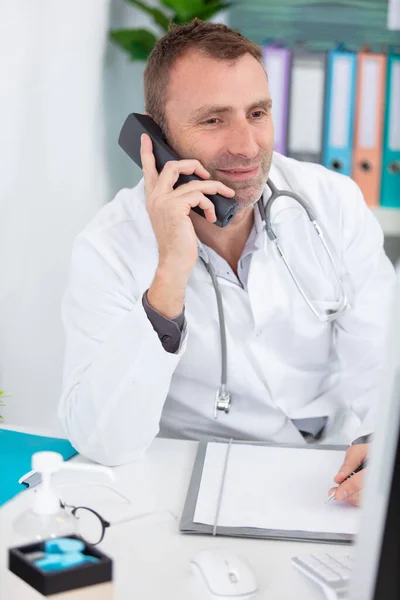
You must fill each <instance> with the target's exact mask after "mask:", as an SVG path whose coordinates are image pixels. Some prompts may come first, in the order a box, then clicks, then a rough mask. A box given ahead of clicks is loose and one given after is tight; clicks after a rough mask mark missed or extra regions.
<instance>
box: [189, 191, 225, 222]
mask: <svg viewBox="0 0 400 600" xmlns="http://www.w3.org/2000/svg"><path fill="white" fill-rule="evenodd" d="M180 200H181V202H182V203H183V207H184V210H185V211H186V208H189V210H188V211H187V213H186V214H189V212H190V209H191V208H194V207H195V206H198V207H199V208H201V209H202V210H203V211H204V216H205V218H206V219H207V221H209V222H210V223H215V221H216V220H217V216H216V214H215V206H214V204H213V203H212V202H211V200H210V199H209V198H206V196H204V194H202V193H201V192H194V193H193V192H191V193H190V194H186V195H182V196H180Z"/></svg>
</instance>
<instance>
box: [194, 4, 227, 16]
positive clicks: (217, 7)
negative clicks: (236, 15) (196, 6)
mask: <svg viewBox="0 0 400 600" xmlns="http://www.w3.org/2000/svg"><path fill="white" fill-rule="evenodd" d="M231 7H232V3H231V2H219V1H218V2H208V4H207V5H206V8H205V10H204V11H203V12H202V13H200V14H198V15H196V17H198V18H199V19H201V20H202V21H208V20H209V19H211V17H213V16H214V15H216V14H218V13H219V12H221V11H222V10H225V9H226V8H231Z"/></svg>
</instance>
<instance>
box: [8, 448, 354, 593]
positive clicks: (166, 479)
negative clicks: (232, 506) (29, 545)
mask: <svg viewBox="0 0 400 600" xmlns="http://www.w3.org/2000/svg"><path fill="white" fill-rule="evenodd" d="M196 449H197V443H196V442H186V441H177V440H165V439H156V440H155V441H154V442H153V444H152V446H151V447H150V449H149V450H148V452H147V454H146V455H145V456H144V457H143V458H142V459H140V460H139V461H137V462H136V463H133V464H130V465H126V466H123V467H117V468H116V469H115V473H116V483H115V485H116V486H118V489H119V490H121V491H123V492H124V493H125V494H126V495H127V496H128V497H129V498H130V499H131V501H132V503H133V504H134V506H135V509H137V512H138V513H139V512H151V511H153V510H154V511H157V510H161V509H170V510H172V511H173V512H174V513H175V514H176V515H178V517H179V518H180V515H181V513H182V509H183V505H184V501H185V498H186V491H187V487H188V484H189V480H190V475H191V471H192V466H193V462H194V458H195V454H196ZM73 460H83V459H82V458H81V457H77V458H75V459H73ZM30 494H31V492H30V491H27V492H22V493H21V494H19V495H18V496H17V497H16V498H15V499H13V500H12V501H10V502H9V503H7V504H6V505H5V506H3V507H2V508H1V509H0V598H2V599H3V598H4V599H7V600H21V599H22V598H23V600H38V599H39V598H43V597H42V596H41V595H39V594H38V593H37V592H36V591H35V590H33V589H32V588H29V587H28V586H26V584H25V583H24V582H21V580H19V579H18V578H17V577H16V576H14V575H13V574H12V573H10V572H8V570H7V548H8V547H9V546H10V545H15V538H14V539H13V537H12V536H13V533H12V520H13V519H14V517H15V516H16V515H17V514H18V513H19V512H20V511H22V510H24V508H26V507H27V506H29V495H30ZM178 526H179V520H178V521H174V519H173V518H170V517H168V515H162V514H158V515H153V516H152V517H149V518H147V519H144V520H141V521H137V522H135V521H133V522H131V523H127V524H123V525H115V526H114V527H111V528H110V529H109V530H108V531H107V533H106V536H105V538H104V540H103V542H102V544H101V545H100V548H101V550H103V551H104V552H105V553H106V554H107V555H108V556H110V557H111V558H112V559H114V589H115V600H132V599H134V598H138V599H140V600H190V598H191V594H190V591H189V590H190V587H189V578H190V571H189V560H190V558H191V557H192V556H193V555H194V554H195V553H196V552H198V551H199V550H201V549H203V548H206V547H229V548H230V549H231V550H232V551H234V552H236V553H237V554H239V555H240V556H242V557H243V558H245V559H246V560H247V561H248V563H249V564H250V566H251V567H252V568H253V570H254V572H255V574H256V577H257V579H258V583H259V587H260V595H259V598H260V600H293V599H294V598H296V600H322V599H323V598H324V596H323V594H322V593H321V591H320V589H319V588H318V587H317V586H315V585H314V584H313V583H312V582H310V581H308V580H307V579H306V578H305V577H304V576H303V575H302V574H301V573H299V572H297V571H296V570H295V569H294V568H293V567H292V566H291V562H290V558H291V556H293V555H296V554H301V553H307V552H324V551H325V550H327V551H329V552H331V553H332V554H342V553H349V554H351V552H352V548H351V547H349V546H334V545H325V544H308V543H293V542H276V541H265V540H251V539H238V538H223V537H216V538H213V537H209V536H195V535H190V536H188V535H182V534H180V533H179V528H178Z"/></svg>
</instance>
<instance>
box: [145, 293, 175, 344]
mask: <svg viewBox="0 0 400 600" xmlns="http://www.w3.org/2000/svg"><path fill="white" fill-rule="evenodd" d="M147 292H148V290H146V291H145V293H144V294H143V296H142V304H143V308H144V310H145V312H146V315H147V318H148V319H149V321H150V323H151V324H152V326H153V329H154V331H155V332H156V334H157V335H158V337H159V340H160V342H161V343H162V345H163V348H164V350H166V352H170V353H171V354H175V352H177V350H178V348H179V344H180V342H181V336H182V329H183V326H184V324H185V310H183V311H182V312H181V314H180V315H178V316H177V317H175V318H174V319H168V318H167V317H164V315H161V314H160V313H159V312H158V311H156V310H155V309H154V308H152V307H151V306H150V304H149V303H148V301H147Z"/></svg>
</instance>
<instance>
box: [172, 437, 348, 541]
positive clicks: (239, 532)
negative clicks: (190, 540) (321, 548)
mask: <svg viewBox="0 0 400 600" xmlns="http://www.w3.org/2000/svg"><path fill="white" fill-rule="evenodd" d="M216 441H217V442H218V443H225V444H250V443H251V444H256V445H262V446H274V447H282V448H301V449H303V450H304V449H310V450H313V449H318V448H320V449H321V450H343V451H344V450H346V449H347V446H337V445H325V444H310V445H304V444H302V445H300V444H298V445H293V444H273V443H266V442H245V441H233V440H224V441H222V440H209V441H205V442H200V443H199V447H198V450H197V454H196V459H195V462H194V466H193V471H192V476H191V479H190V483H189V488H188V492H187V496H186V501H185V505H184V509H183V513H182V517H181V521H180V527H179V528H180V531H181V532H182V533H196V534H208V535H214V536H215V535H224V536H231V537H250V538H264V539H273V540H291V541H304V542H321V543H335V544H349V543H351V542H353V541H354V536H353V535H352V534H345V533H322V532H321V533H320V532H315V533H314V532H310V531H287V530H275V529H259V528H254V527H223V526H219V525H218V514H219V506H220V504H221V500H222V494H223V488H224V477H225V473H226V467H227V462H228V461H229V451H228V452H227V459H226V463H225V468H224V472H223V473H222V477H221V487H220V497H219V506H218V508H217V511H216V522H215V523H214V525H206V524H204V523H195V522H194V515H195V510H196V504H197V497H198V494H199V490H200V485H201V479H202V473H203V467H204V461H205V457H206V451H207V444H208V443H209V442H214V443H215V442H216ZM228 450H229V449H228Z"/></svg>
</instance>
